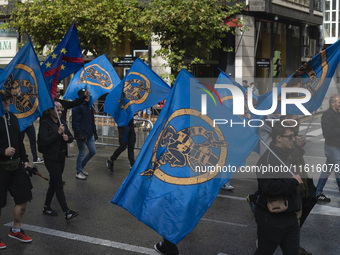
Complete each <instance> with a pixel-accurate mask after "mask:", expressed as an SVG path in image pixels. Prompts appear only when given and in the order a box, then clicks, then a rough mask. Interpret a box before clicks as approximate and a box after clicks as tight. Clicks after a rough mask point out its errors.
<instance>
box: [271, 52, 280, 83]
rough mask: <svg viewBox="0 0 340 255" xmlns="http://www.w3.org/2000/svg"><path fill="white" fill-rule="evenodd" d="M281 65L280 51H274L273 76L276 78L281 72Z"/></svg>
mask: <svg viewBox="0 0 340 255" xmlns="http://www.w3.org/2000/svg"><path fill="white" fill-rule="evenodd" d="M281 70H282V65H281V51H278V50H276V51H274V57H273V72H272V74H273V77H274V78H278V77H279V76H280V74H281Z"/></svg>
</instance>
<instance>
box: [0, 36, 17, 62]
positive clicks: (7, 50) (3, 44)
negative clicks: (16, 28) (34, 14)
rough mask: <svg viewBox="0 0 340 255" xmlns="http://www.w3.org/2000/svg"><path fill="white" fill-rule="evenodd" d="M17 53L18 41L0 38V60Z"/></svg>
mask: <svg viewBox="0 0 340 255" xmlns="http://www.w3.org/2000/svg"><path fill="white" fill-rule="evenodd" d="M17 51H18V39H16V38H5V37H4V38H0V58H8V57H14V56H15V54H17Z"/></svg>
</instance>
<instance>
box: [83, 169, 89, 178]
mask: <svg viewBox="0 0 340 255" xmlns="http://www.w3.org/2000/svg"><path fill="white" fill-rule="evenodd" d="M82 172H83V174H84V175H85V176H89V173H88V172H86V171H85V169H84V168H83V171H82Z"/></svg>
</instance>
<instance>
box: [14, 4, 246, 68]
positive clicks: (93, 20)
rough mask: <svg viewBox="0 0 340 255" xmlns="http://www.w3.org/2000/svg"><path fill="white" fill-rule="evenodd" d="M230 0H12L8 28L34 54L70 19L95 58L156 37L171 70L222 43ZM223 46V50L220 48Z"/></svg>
mask: <svg viewBox="0 0 340 255" xmlns="http://www.w3.org/2000/svg"><path fill="white" fill-rule="evenodd" d="M231 1H232V0H148V1H145V0H144V1H142V0H114V1H113V0H101V1H95V0H53V1H50V0H31V1H24V2H23V1H18V3H17V5H16V9H15V10H14V11H13V13H12V16H11V20H12V22H11V26H12V27H15V28H17V29H18V30H19V32H20V33H21V34H25V33H28V34H29V35H30V36H31V38H32V41H33V42H34V44H35V46H36V50H37V51H38V52H39V51H41V50H42V47H43V46H44V45H46V44H54V45H57V44H58V43H59V42H60V40H61V38H62V37H63V36H64V35H65V33H66V32H67V31H68V29H69V27H70V26H71V24H72V21H73V20H75V22H76V25H77V28H78V31H79V40H80V42H81V47H82V49H84V50H85V51H86V52H88V51H89V52H92V53H93V54H94V55H95V56H98V55H101V54H103V53H106V54H107V55H108V57H109V58H110V57H113V56H119V50H120V48H121V47H122V45H124V43H125V42H126V41H127V40H132V39H142V40H144V41H145V42H146V44H149V43H150V42H151V40H155V41H157V42H158V43H159V44H160V45H161V47H162V48H161V49H160V50H158V51H157V52H156V53H157V55H159V56H161V57H162V58H164V59H165V60H166V61H167V65H168V66H170V67H171V69H172V72H173V73H174V74H177V73H178V72H179V71H180V70H181V69H182V68H187V69H188V64H195V63H203V60H205V59H209V58H211V54H212V51H213V50H214V49H216V48H221V47H223V45H222V40H221V39H223V38H225V37H226V36H227V32H229V31H230V30H231V28H230V27H229V26H228V25H224V21H225V20H226V19H227V18H228V17H230V16H232V15H234V14H235V13H238V12H240V11H241V8H242V5H241V4H239V3H237V1H235V0H234V1H235V2H232V3H231ZM227 3H228V5H227ZM224 50H227V48H226V47H225V48H224Z"/></svg>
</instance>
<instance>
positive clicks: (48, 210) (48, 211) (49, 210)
mask: <svg viewBox="0 0 340 255" xmlns="http://www.w3.org/2000/svg"><path fill="white" fill-rule="evenodd" d="M43 214H46V215H49V216H58V213H57V212H56V211H54V210H53V209H52V208H51V207H47V206H46V205H45V206H44V208H43Z"/></svg>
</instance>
